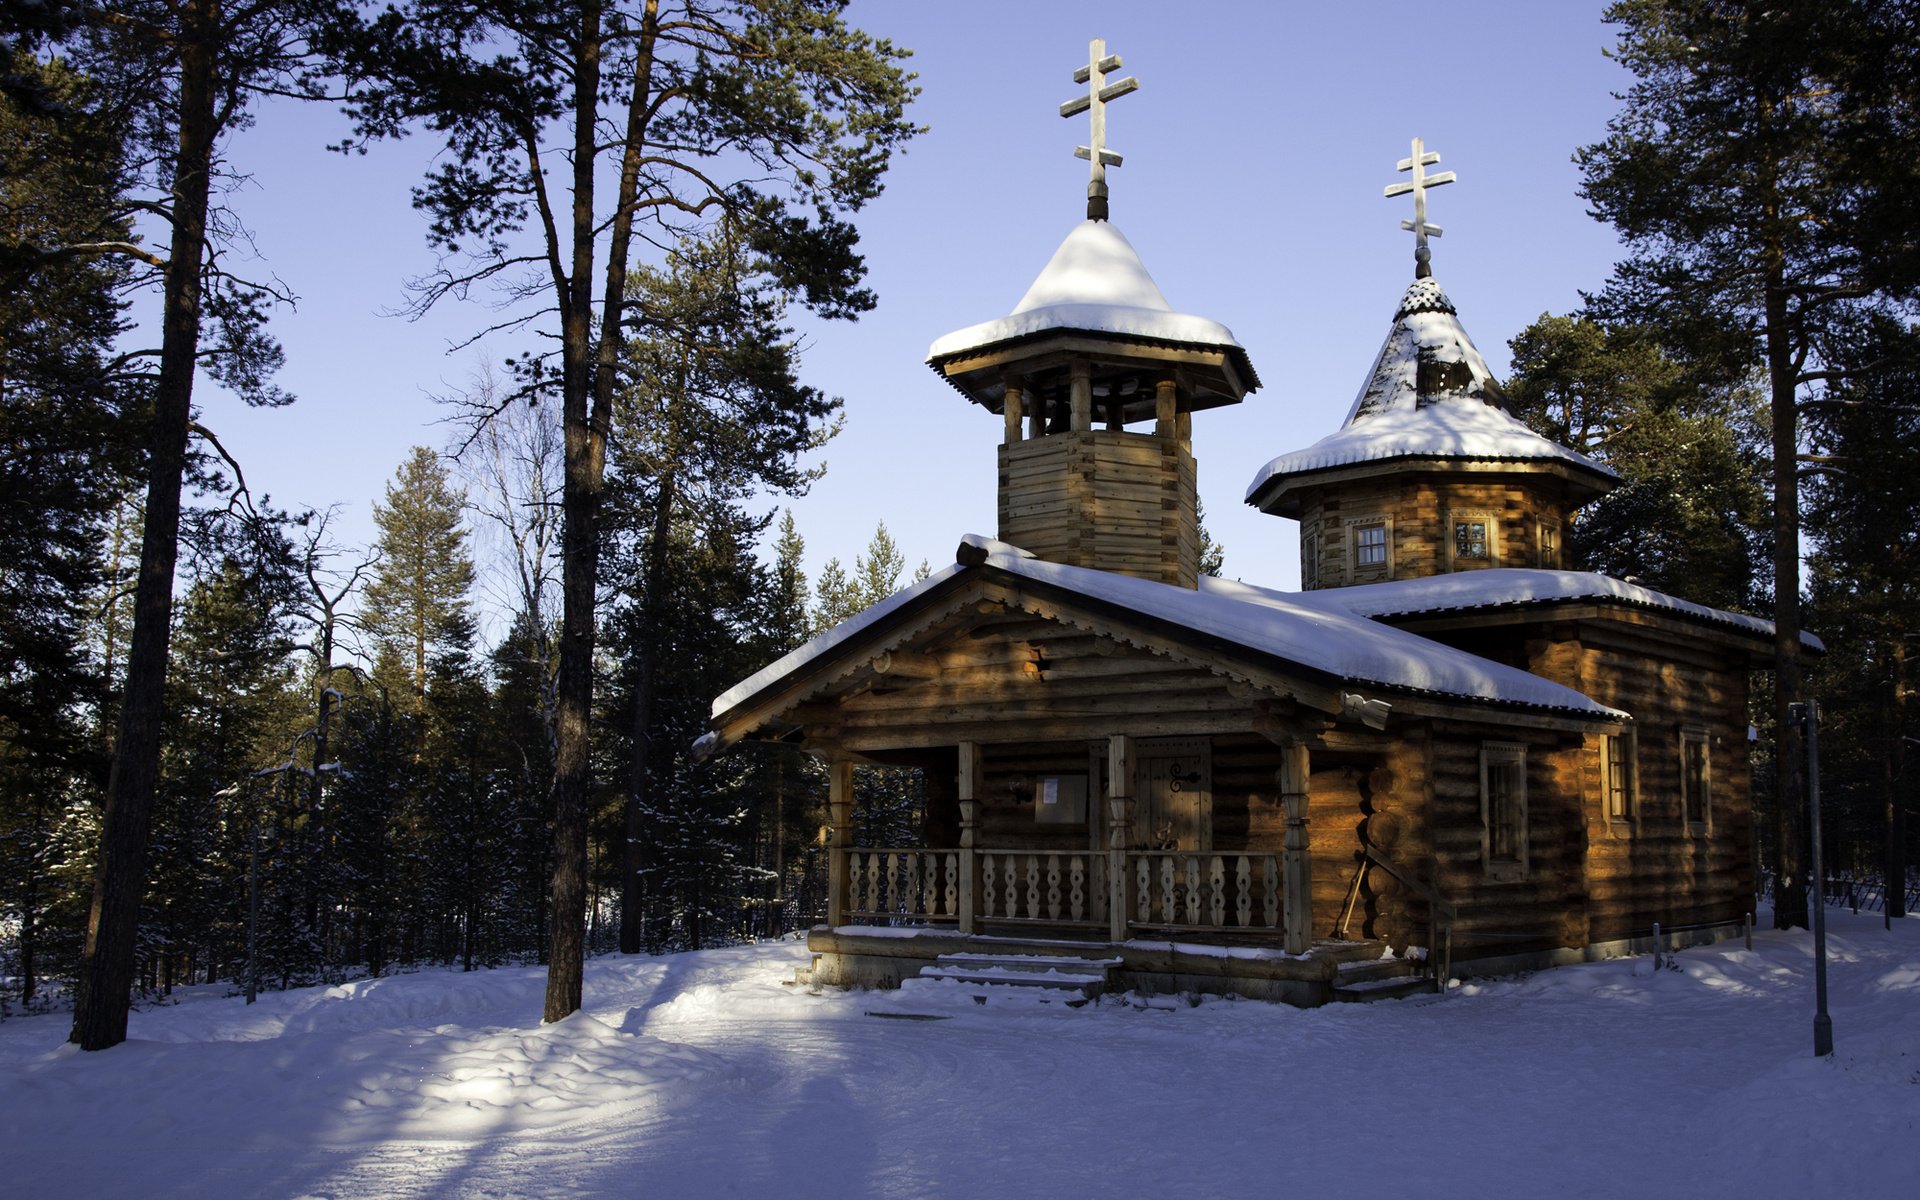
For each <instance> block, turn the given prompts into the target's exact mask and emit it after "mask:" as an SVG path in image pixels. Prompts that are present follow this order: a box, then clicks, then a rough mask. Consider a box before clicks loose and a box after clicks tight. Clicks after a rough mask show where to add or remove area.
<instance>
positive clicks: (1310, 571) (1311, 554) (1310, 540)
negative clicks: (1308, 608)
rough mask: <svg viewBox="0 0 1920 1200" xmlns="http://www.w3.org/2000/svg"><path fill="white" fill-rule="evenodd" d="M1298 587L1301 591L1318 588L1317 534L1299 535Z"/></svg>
mask: <svg viewBox="0 0 1920 1200" xmlns="http://www.w3.org/2000/svg"><path fill="white" fill-rule="evenodd" d="M1300 586H1301V588H1303V589H1312V588H1317V587H1319V586H1320V535H1319V534H1317V533H1306V532H1302V533H1301V534H1300Z"/></svg>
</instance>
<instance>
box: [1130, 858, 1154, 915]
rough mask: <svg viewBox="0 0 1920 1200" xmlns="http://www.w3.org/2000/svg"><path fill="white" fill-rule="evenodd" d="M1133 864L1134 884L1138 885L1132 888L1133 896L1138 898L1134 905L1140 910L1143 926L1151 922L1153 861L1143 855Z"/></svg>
mask: <svg viewBox="0 0 1920 1200" xmlns="http://www.w3.org/2000/svg"><path fill="white" fill-rule="evenodd" d="M1134 862H1135V864H1136V868H1135V871H1134V874H1135V875H1136V876H1137V879H1136V883H1138V885H1139V886H1138V887H1136V888H1134V892H1135V894H1136V895H1137V896H1138V897H1139V899H1138V900H1136V901H1135V904H1136V906H1137V907H1138V908H1139V910H1140V923H1141V924H1143V925H1144V924H1146V923H1147V922H1149V921H1151V920H1153V860H1152V859H1150V858H1148V857H1147V856H1146V855H1144V854H1143V855H1141V856H1140V857H1139V858H1137V859H1135V860H1134Z"/></svg>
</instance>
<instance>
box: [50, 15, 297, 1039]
mask: <svg viewBox="0 0 1920 1200" xmlns="http://www.w3.org/2000/svg"><path fill="white" fill-rule="evenodd" d="M331 7H332V6H331V5H328V4H325V3H319V2H318V0H249V2H243V3H232V4H228V3H215V2H212V0H178V2H176V0H165V2H162V0H109V2H106V3H100V4H89V5H83V6H74V7H73V9H72V13H73V18H74V19H73V21H72V23H71V24H70V25H68V26H67V27H66V28H64V29H61V30H56V31H54V32H55V34H56V36H61V37H64V38H65V41H64V46H65V49H66V52H67V54H68V57H69V60H70V61H71V62H72V63H73V64H74V66H75V67H76V68H77V69H78V70H79V71H80V72H81V73H82V74H84V75H86V76H88V77H89V78H91V79H92V80H94V81H95V82H96V83H97V84H98V85H99V86H98V94H99V95H100V96H101V97H102V98H103V99H102V104H103V106H104V108H105V110H106V111H108V112H110V113H111V115H112V117H113V119H114V122H115V124H117V125H118V126H119V127H120V128H122V129H124V130H126V131H127V134H128V143H127V144H128V145H129V146H130V147H131V148H132V149H133V151H134V153H133V154H132V155H130V160H131V167H132V169H131V170H130V171H129V172H128V174H127V176H126V179H127V184H128V186H127V187H125V188H124V189H123V192H122V194H121V195H119V196H117V197H116V198H115V202H114V203H113V204H112V205H110V206H109V207H108V209H107V210H106V212H105V214H103V219H102V220H101V221H100V222H99V225H100V228H101V230H102V231H103V233H104V236H96V237H91V238H88V239H86V240H80V241H69V242H65V243H64V244H61V245H57V246H50V247H47V248H46V250H45V254H46V255H47V256H48V257H49V258H50V259H54V260H58V261H60V262H88V261H96V260H99V259H116V260H120V261H122V262H124V263H126V264H130V265H132V266H134V267H135V268H137V269H139V270H140V271H141V272H142V274H141V276H140V281H142V282H145V283H149V284H152V285H154V287H155V290H157V291H158V293H159V296H160V301H161V306H160V309H161V311H160V317H159V319H158V320H157V321H155V324H156V325H157V326H158V327H159V328H158V338H159V356H158V360H159V361H158V369H157V371H156V373H155V374H154V375H153V377H152V378H151V380H150V381H147V382H148V383H149V384H150V387H151V392H150V395H149V396H148V399H149V400H150V402H151V408H150V410H148V411H146V412H143V414H142V416H141V419H140V420H139V421H138V422H137V423H136V427H137V428H139V429H140V430H141V436H139V437H138V439H137V440H138V441H139V443H140V444H141V445H142V446H143V448H144V451H145V458H144V468H145V487H146V499H145V504H144V510H143V511H144V522H143V526H142V540H141V552H140V574H139V579H138V582H137V585H136V589H135V595H134V616H133V631H132V638H131V640H130V643H129V646H128V654H127V671H126V686H125V689H124V692H123V696H122V699H121V703H120V712H119V731H118V733H117V734H116V736H115V738H114V757H113V766H112V769H111V772H110V775H109V777H108V782H107V798H106V805H105V809H104V815H103V819H102V823H101V850H100V855H99V861H98V865H97V868H96V875H95V884H94V898H93V909H92V912H91V914H90V916H89V919H88V936H87V950H86V962H85V966H84V969H83V971H82V973H81V975H80V981H79V988H78V992H77V997H76V1003H75V1006H74V1024H73V1034H72V1038H73V1040H74V1041H75V1042H77V1043H78V1044H79V1045H80V1046H81V1047H82V1048H83V1049H87V1050H100V1049H105V1048H106V1047H109V1046H113V1045H117V1044H119V1043H120V1042H122V1041H124V1040H125V1039H126V1035H127V1031H126V1025H127V1008H128V1004H129V1003H130V999H131V987H132V982H133V962H134V954H135V945H134V943H135V938H136V936H137V932H138V924H139V917H140V902H141V896H142V893H143V891H144V886H145V884H144V880H145V874H146V869H147V849H148V847H147V842H148V835H149V833H150V830H151V825H152V818H153V800H154V788H155V782H156V779H157V774H158V770H159V763H160V750H161V733H162V726H163V723H164V720H165V712H164V706H163V697H164V692H165V681H166V671H167V642H168V635H169V630H170V627H171V623H172V615H173V584H174V569H175V567H176V565H177V563H178V540H179V537H180V533H181V489H182V485H183V483H184V482H185V479H186V474H187V463H188V452H187V446H188V439H189V435H190V433H191V431H192V426H193V412H194V405H193V388H194V380H195V378H196V376H197V375H198V374H200V372H201V371H203V370H204V371H205V372H206V373H207V374H208V375H209V376H210V377H211V378H213V379H214V380H215V381H216V382H218V383H219V384H221V385H222V386H224V387H225V388H227V389H228V390H229V391H232V392H233V393H235V394H236V395H238V396H240V397H241V398H242V399H243V400H245V401H246V402H247V403H249V404H267V405H272V404H283V403H286V402H287V401H288V400H289V399H290V397H288V396H287V395H286V394H285V393H283V392H281V391H280V390H279V389H277V388H276V387H274V386H273V384H272V382H271V378H272V375H273V372H274V370H275V369H276V368H277V367H278V365H279V363H280V360H281V352H280V348H279V347H278V346H277V345H276V344H275V343H274V342H273V341H272V339H271V338H270V337H268V336H267V334H266V332H265V329H264V325H265V320H266V310H267V305H268V304H269V303H270V302H271V301H272V299H273V298H274V297H273V294H272V293H271V292H269V291H267V290H265V289H263V288H261V287H259V286H258V285H256V284H252V283H249V282H246V281H244V280H241V279H239V278H238V277H236V276H234V275H232V274H230V273H228V272H227V271H226V269H225V267H224V265H223V256H222V255H221V253H220V252H221V250H222V249H223V248H224V247H225V246H226V245H227V244H228V243H229V242H230V240H231V239H232V238H233V237H234V236H235V234H236V233H237V232H238V230H239V229H240V226H239V224H238V222H237V221H236V220H233V219H232V214H231V213H228V212H225V211H223V210H222V209H221V208H220V207H218V205H217V203H216V200H217V198H218V197H220V196H222V195H223V194H224V192H223V189H221V188H220V186H219V185H220V182H221V178H222V176H223V175H225V177H226V178H227V179H231V178H232V177H233V176H232V175H231V174H228V173H227V172H228V168H227V164H226V161H225V160H224V159H223V157H222V156H221V155H220V154H218V153H216V146H217V145H219V144H220V142H221V139H222V138H223V137H225V136H226V135H228V134H231V133H232V132H233V131H234V130H236V129H239V128H241V127H243V126H244V125H245V124H246V123H247V122H248V120H249V119H250V118H249V112H248V106H249V104H250V102H251V101H253V100H254V99H256V98H257V97H258V96H260V95H261V94H263V93H269V92H270V93H273V94H276V95H281V96H286V95H293V94H298V93H301V92H303V91H305V88H304V84H303V81H302V80H301V79H300V78H299V67H300V65H301V56H302V54H303V53H304V50H305V45H306V40H305V37H304V36H303V35H304V33H305V32H306V29H307V28H308V27H309V26H310V23H311V21H312V20H313V19H314V17H315V15H316V12H325V11H327V10H328V9H330V8H331ZM135 184H138V185H140V186H139V187H137V188H136V186H134V185H135ZM141 192H144V194H141ZM135 211H138V212H140V213H141V214H142V216H143V218H144V219H152V220H158V221H160V222H162V223H163V224H164V225H165V226H166V228H167V233H168V236H167V239H166V246H165V249H164V251H161V250H160V248H159V247H158V246H157V245H156V246H154V247H152V248H149V247H148V246H147V245H145V244H143V243H141V242H138V241H136V240H134V239H133V238H131V237H127V236H124V235H123V236H118V237H116V236H113V231H114V230H124V229H126V228H127V227H128V222H129V218H130V217H131V215H132V214H133V213H134V212H135ZM128 365H134V364H133V363H130V364H128ZM129 440H135V439H129Z"/></svg>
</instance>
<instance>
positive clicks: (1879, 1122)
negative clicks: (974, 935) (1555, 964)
mask: <svg viewBox="0 0 1920 1200" xmlns="http://www.w3.org/2000/svg"><path fill="white" fill-rule="evenodd" d="M1833 930H1834V933H1833V936H1832V937H1831V938H1830V948H1831V951H1832V953H1833V968H1832V976H1833V1003H1832V1010H1833V1014H1834V1022H1835V1032H1836V1043H1837V1047H1838V1053H1837V1054H1836V1055H1835V1056H1834V1057H1833V1058H1832V1059H1829V1060H1818V1059H1815V1058H1813V1057H1812V1054H1811V1037H1812V1035H1811V1018H1812V1012H1811V998H1810V997H1811V988H1810V985H1809V979H1810V974H1811V968H1810V951H1811V942H1810V939H1809V938H1808V937H1807V936H1806V935H1804V934H1798V935H1791V936H1790V935H1784V934H1773V933H1766V934H1762V935H1760V936H1759V937H1758V938H1757V939H1756V942H1755V948H1754V950H1752V951H1746V950H1744V949H1741V948H1739V944H1738V943H1728V944H1726V945H1725V946H1724V947H1716V948H1702V949H1695V950H1688V951H1685V952H1683V953H1682V954H1681V955H1680V956H1679V964H1680V968H1681V969H1680V970H1668V971H1656V970H1654V969H1653V967H1652V964H1651V962H1650V961H1649V960H1648V959H1646V958H1638V959H1626V960H1620V961H1616V962H1611V963H1599V964H1591V965H1587V966H1580V967H1570V968H1563V969H1560V970H1557V971H1549V972H1543V973H1540V974H1537V975H1533V976H1530V977H1526V978H1523V979H1517V980H1511V981H1500V982H1494V983H1488V984H1477V985H1469V986H1465V987H1461V988H1456V989H1455V990H1454V991H1453V992H1452V993H1451V994H1450V995H1448V996H1447V997H1446V998H1444V999H1441V1000H1437V1001H1436V1000H1432V999H1416V1000H1410V1001H1400V1002H1389V1003H1382V1004H1375V1005H1365V1006H1357V1005H1356V1006H1345V1005H1343V1006H1333V1007H1329V1008H1324V1009H1319V1010H1315V1011H1299V1010H1295V1009H1289V1008H1284V1007H1278V1006H1269V1005H1264V1004H1256V1003H1251V1002H1231V1001H1209V1002H1207V1003H1204V1004H1202V1005H1200V1006H1199V1007H1196V1008H1178V1009H1173V1010H1166V1009H1149V1010H1144V1011H1143V1010H1139V1009H1135V1008H1132V1007H1129V1006H1125V1005H1120V1004H1107V1005H1102V1006H1099V1007H1092V1008H1088V1009H1082V1010H1078V1011H1070V1010H1063V1011H1054V1010H1040V1011H1036V1012H1031V1013H1028V1012H1023V1011H1013V1010H1006V1009H990V1010H970V1009H969V1010H964V1011H960V1012H958V1014H957V1015H956V1016H955V1018H954V1019H952V1020H948V1021H940V1022H908V1021H884V1020H876V1019H874V1018H872V1017H868V1016H865V1015H863V1014H864V1010H866V1009H868V1008H876V1007H882V1006H884V1005H885V1004H886V1003H888V1002H889V1001H890V1000H891V999H892V998H891V997H889V996H876V995H875V994H871V993H866V994H862V993H840V994H832V993H830V994H827V995H822V996H810V995H807V994H806V993H805V992H803V991H799V990H796V989H792V988H785V987H782V986H781V984H780V981H781V980H782V979H785V978H791V976H792V971H793V968H794V967H795V966H797V965H800V964H802V963H803V962H804V961H805V959H806V955H805V953H804V951H803V950H802V949H801V948H800V947H799V946H798V945H797V944H794V943H782V944H779V945H772V946H757V947H742V948H738V949H732V950H722V951H710V952H706V953H701V954H688V955H678V956H673V957H668V958H659V959H650V958H617V957H616V958H608V959H600V960H596V961H595V962H593V963H591V964H590V966H589V974H588V991H587V995H588V1007H587V1010H586V1011H585V1012H583V1013H581V1014H579V1015H576V1016H575V1017H574V1018H572V1019H570V1020H568V1021H566V1022H563V1023H561V1024H559V1025H557V1026H544V1027H543V1026H540V1025H538V1024H536V1023H534V1022H535V1021H536V1019H537V1014H538V1011H539V1004H540V997H541V990H542V986H543V982H544V980H543V977H542V975H541V974H540V972H538V971H534V970H520V969H515V970H503V971H492V972H482V973H477V974H473V975H461V974H452V973H444V972H437V971H436V972H424V973H420V974H416V975H405V976H397V977H390V978H387V979H380V980H369V981H363V982H361V983H357V984H353V985H348V986H346V987H339V988H312V989H306V990H302V991H298V992H290V993H282V994H276V995H269V996H265V997H263V998H262V1000H261V1002H260V1003H259V1004H257V1005H255V1006H253V1007H252V1008H248V1007H246V1006H245V1005H243V1004H241V1003H240V1002H239V1001H237V1000H234V999H228V998H224V997H219V996H217V995H209V994H205V993H202V994H196V995H194V996H192V997H190V998H188V999H187V1000H185V1001H184V1002H183V1003H181V1004H179V1005H175V1006H169V1007H165V1008H160V1009H156V1010H153V1011H150V1012H146V1013H141V1014H138V1015H137V1016H136V1018H135V1021H134V1025H133V1030H132V1032H133V1037H134V1039H135V1040H134V1041H132V1042H129V1043H128V1044H127V1045H126V1046H123V1047H120V1048H118V1049H115V1050H111V1051H107V1052H104V1053H100V1054H91V1055H88V1054H81V1053H79V1052H78V1051H75V1050H73V1049H72V1048H70V1047H67V1046H65V1045H64V1044H63V1043H62V1039H63V1038H64V1035H65V1032H66V1025H67V1020H66V1018H65V1017H62V1016H50V1017H30V1018H16V1019H14V1020H10V1021H7V1022H5V1023H0V1073H3V1074H4V1076H5V1078H6V1079H7V1085H6V1087H5V1088H4V1091H3V1092H0V1131H4V1134H3V1135H0V1139H3V1140H4V1143H5V1149H4V1153H0V1158H4V1160H5V1165H4V1167H0V1195H21V1196H43V1195H71V1196H89V1197H103V1198H104V1197H114V1196H140V1197H156V1196H182V1197H185V1196H193V1197H208V1196H212V1197H225V1196H271V1197H309V1196H311V1197H329V1198H335V1200H357V1198H361V1197H368V1198H371V1197H394V1198H406V1197H469V1196H470V1197H493V1196H498V1197H509V1196H513V1197H525V1196H542V1197H603V1196H609V1197H610V1196H623V1197H624V1196H642V1197H648V1196H660V1197H682V1196H695V1197H705V1196H710V1195H742V1196H774V1195H779V1196H783V1197H786V1196H796V1197H811V1196H821V1197H826V1196H837V1197H864V1196H956V1197H959V1196H967V1197H972V1196H1001V1197H1012V1196H1039V1195H1061V1194H1073V1195H1101V1194H1117V1193H1120V1192H1122V1191H1124V1192H1126V1193H1128V1194H1135V1195H1158V1194H1167V1193H1169V1192H1177V1193H1184V1194H1199V1195H1225V1194H1228V1193H1231V1192H1246V1191H1248V1190H1250V1189H1251V1190H1252V1192H1253V1193H1254V1194H1259V1195H1266V1194H1281V1193H1299V1194H1304V1195H1320V1194H1329V1193H1331V1192H1332V1191H1334V1190H1335V1189H1341V1190H1345V1191H1348V1192H1350V1193H1352V1194H1361V1195H1373V1194H1382V1193H1386V1192H1388V1191H1393V1190H1409V1189H1410V1190H1413V1191H1418V1192H1425V1193H1429V1194H1434V1193H1437V1194H1439V1195H1442V1196H1447V1195H1474V1196H1539V1195H1546V1194H1553V1195H1560V1196H1622V1195H1635V1196H1669V1195H1670V1196H1683V1195H1685V1196H1701V1195H1707V1196H1714V1195H1740V1196H1743V1197H1768V1196H1783V1197H1784V1196H1804V1195H1809V1194H1845V1193H1848V1192H1853V1191H1869V1190H1870V1191H1872V1192H1874V1193H1875V1194H1886V1193H1888V1191H1889V1189H1891V1190H1892V1194H1903V1193H1904V1192H1905V1191H1907V1190H1909V1189H1911V1188H1912V1187H1913V1186H1914V1182H1915V1180H1916V1179H1920V920H1914V921H1907V922H1904V923H1901V924H1900V925H1898V926H1896V928H1895V930H1894V931H1893V932H1892V933H1891V934H1889V933H1887V932H1885V931H1883V930H1882V929H1881V927H1880V923H1879V921H1878V920H1877V919H1873V920H1869V919H1867V918H1853V917H1850V916H1848V915H1846V914H1836V916H1835V917H1834V919H1833Z"/></svg>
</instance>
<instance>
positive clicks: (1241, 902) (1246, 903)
mask: <svg viewBox="0 0 1920 1200" xmlns="http://www.w3.org/2000/svg"><path fill="white" fill-rule="evenodd" d="M1252 886H1253V864H1252V863H1250V862H1249V861H1248V860H1247V856H1246V855H1244V854H1242V855H1241V856H1240V857H1239V858H1238V859H1237V860H1235V862H1234V867H1233V887H1234V891H1235V893H1236V895H1237V898H1236V900H1235V901H1234V906H1233V915H1234V918H1235V921H1236V923H1237V924H1238V925H1239V926H1240V928H1242V929H1245V928H1246V927H1247V926H1249V925H1251V924H1253V894H1252V890H1251V889H1252Z"/></svg>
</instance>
